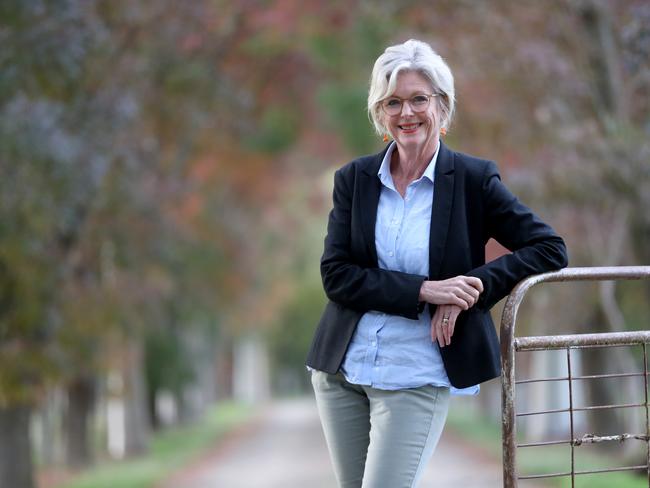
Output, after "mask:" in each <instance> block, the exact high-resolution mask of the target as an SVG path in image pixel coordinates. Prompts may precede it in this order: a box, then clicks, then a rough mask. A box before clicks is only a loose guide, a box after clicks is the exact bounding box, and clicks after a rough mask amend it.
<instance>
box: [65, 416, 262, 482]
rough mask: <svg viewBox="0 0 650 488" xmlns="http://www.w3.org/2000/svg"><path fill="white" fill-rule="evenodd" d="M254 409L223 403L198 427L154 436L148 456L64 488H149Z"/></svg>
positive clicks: (83, 476) (88, 473)
mask: <svg viewBox="0 0 650 488" xmlns="http://www.w3.org/2000/svg"><path fill="white" fill-rule="evenodd" d="M251 414H252V409H251V408H248V407H243V406H242V405H239V404H235V403H222V404H219V405H217V406H216V407H214V408H213V409H212V410H210V411H209V412H208V413H207V414H206V415H205V416H204V418H203V419H202V420H201V421H199V422H197V423H196V424H193V425H190V426H187V427H178V428H174V429H170V430H168V431H164V432H161V433H159V434H156V435H154V437H153V439H152V443H151V448H150V451H149V453H148V454H146V455H144V456H141V457H138V458H134V459H131V460H125V461H119V462H118V461H115V462H109V463H105V464H102V465H99V466H97V467H95V468H92V469H90V470H89V471H86V472H84V473H83V474H80V475H79V476H78V477H76V478H75V479H74V480H73V481H71V482H69V483H67V484H64V485H62V486H61V487H60V488H149V487H153V486H154V485H156V484H157V483H160V482H161V481H163V480H165V479H166V478H168V477H169V476H170V475H171V474H172V473H174V472H175V471H177V470H179V469H181V468H182V467H183V466H185V465H187V464H188V463H189V462H191V461H192V460H193V459H196V457H197V456H199V455H200V454H201V453H202V452H204V451H205V450H207V449H208V448H209V447H210V446H212V445H213V444H214V443H215V441H216V440H217V439H219V437H221V436H222V435H223V434H225V433H226V432H228V431H229V430H231V429H232V428H234V427H236V426H237V425H240V424H241V423H242V422H243V421H244V420H246V419H248V418H249V417H250V416H251Z"/></svg>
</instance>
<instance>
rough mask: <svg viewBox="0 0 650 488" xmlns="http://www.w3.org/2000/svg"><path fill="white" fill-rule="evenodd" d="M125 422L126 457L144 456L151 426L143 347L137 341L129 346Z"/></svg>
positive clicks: (125, 382) (126, 370)
mask: <svg viewBox="0 0 650 488" xmlns="http://www.w3.org/2000/svg"><path fill="white" fill-rule="evenodd" d="M124 380H125V381H124V385H125V391H124V422H125V434H126V437H125V452H124V454H125V455H126V456H132V455H137V454H142V453H143V452H146V451H147V450H148V448H149V434H150V432H151V424H150V420H149V415H148V413H149V410H148V408H147V388H146V380H145V374H144V351H143V346H142V344H141V343H140V341H138V340H137V339H131V340H130V342H129V344H128V353H127V364H126V368H125V370H124Z"/></svg>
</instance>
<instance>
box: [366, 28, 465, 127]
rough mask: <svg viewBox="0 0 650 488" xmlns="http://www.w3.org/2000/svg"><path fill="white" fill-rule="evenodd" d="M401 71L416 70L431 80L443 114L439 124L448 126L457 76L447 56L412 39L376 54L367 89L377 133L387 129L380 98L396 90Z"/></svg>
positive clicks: (452, 110) (454, 102) (453, 105)
mask: <svg viewBox="0 0 650 488" xmlns="http://www.w3.org/2000/svg"><path fill="white" fill-rule="evenodd" d="M402 71H416V72H418V73H420V74H422V75H423V76H424V77H425V78H426V79H428V80H429V82H430V83H431V88H432V89H433V93H437V94H439V95H440V96H438V97H435V100H436V101H437V103H438V109H439V113H440V114H441V116H442V117H441V120H440V128H441V129H442V128H444V129H448V128H449V126H450V125H451V119H452V117H453V115H454V108H455V105H456V98H455V91H454V76H453V75H452V74H451V70H450V69H449V66H447V63H445V61H444V59H442V57H440V55H439V54H437V53H436V52H435V51H434V50H433V49H432V48H431V46H429V44H427V43H426V42H422V41H418V40H415V39H409V40H408V41H406V42H405V43H403V44H396V45H394V46H389V47H387V48H386V50H385V51H384V53H383V54H382V55H381V56H379V57H378V58H377V61H375V66H374V68H373V69H372V75H371V77H370V90H369V92H368V115H369V117H370V120H371V121H372V123H373V125H374V126H375V130H376V131H377V134H379V135H383V134H386V133H387V132H388V131H387V129H386V127H385V126H384V124H383V122H382V119H383V117H382V112H381V105H380V104H381V101H382V100H384V99H385V98H387V97H389V96H390V95H392V94H393V93H394V92H395V85H396V84H397V76H398V75H399V74H400V73H401V72H402Z"/></svg>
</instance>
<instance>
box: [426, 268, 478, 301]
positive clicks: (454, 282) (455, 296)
mask: <svg viewBox="0 0 650 488" xmlns="http://www.w3.org/2000/svg"><path fill="white" fill-rule="evenodd" d="M482 292H483V282H482V281H481V280H480V279H479V278H476V277H475V276H462V275H461V276H455V277H453V278H449V279H446V280H441V281H424V282H423V283H422V286H421V287H420V301H421V302H427V303H432V304H434V305H458V306H459V307H460V308H462V309H463V310H468V309H469V308H470V307H472V306H474V304H475V303H476V302H477V301H478V297H479V295H480V294H481V293H482Z"/></svg>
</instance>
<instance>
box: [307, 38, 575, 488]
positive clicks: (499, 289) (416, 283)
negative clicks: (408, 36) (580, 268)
mask: <svg viewBox="0 0 650 488" xmlns="http://www.w3.org/2000/svg"><path fill="white" fill-rule="evenodd" d="M454 103H455V99H454V81H453V76H452V74H451V71H450V70H449V67H448V66H447V65H446V64H445V62H444V61H443V59H442V58H441V57H440V56H439V55H437V54H436V53H435V52H434V51H433V50H432V49H431V47H430V46H429V45H428V44H426V43H424V42H420V41H416V40H409V41H407V42H405V43H404V44H399V45H396V46H391V47H389V48H387V49H386V51H385V52H384V53H383V54H382V55H381V56H380V57H379V58H378V59H377V61H376V63H375V66H374V69H373V72H372V77H371V82H370V92H369V95H368V112H369V114H370V117H371V119H372V121H373V123H374V126H375V128H376V130H377V132H378V133H379V134H380V135H383V136H384V140H385V141H388V138H389V137H390V138H392V139H393V141H392V142H390V144H388V146H387V147H386V148H385V149H384V150H383V151H382V152H381V153H379V154H376V155H373V156H364V157H361V158H359V159H356V160H354V161H352V162H351V163H349V164H347V165H345V166H344V167H342V168H341V169H339V170H338V171H337V172H336V175H335V177H334V196H333V200H334V207H333V209H332V211H331V213H330V215H329V223H328V228H327V237H326V238H325V251H324V253H323V257H322V259H321V273H322V277H323V285H324V288H325V292H326V294H327V296H328V298H329V300H330V301H329V303H328V304H327V306H326V308H325V310H324V312H323V315H322V317H321V320H320V323H319V325H318V328H317V330H316V333H315V336H314V340H313V343H312V346H311V349H310V351H309V355H308V359H307V366H308V367H309V368H310V369H311V370H312V384H313V387H314V392H315V395H316V401H317V405H318V410H319V414H320V417H321V422H322V425H323V430H324V432H325V438H326V441H327V444H328V448H329V451H330V454H331V457H332V462H333V465H334V469H335V474H336V477H337V480H338V483H339V486H341V487H346V488H347V487H363V488H401V487H414V486H416V485H417V483H418V479H419V477H420V475H421V473H422V470H423V467H424V466H425V465H426V463H427V461H428V460H429V458H430V457H431V455H432V454H433V450H434V448H435V446H436V444H437V442H438V439H439V437H440V434H441V432H442V428H443V426H444V423H445V420H446V416H447V409H448V405H449V395H450V390H451V391H452V392H453V393H470V394H471V393H476V392H477V391H478V386H476V385H478V384H479V383H481V382H483V381H487V380H489V379H492V378H495V377H497V376H499V374H500V361H499V345H498V339H497V336H496V332H495V328H494V324H493V322H492V319H491V317H490V313H489V310H490V308H491V307H492V306H493V305H494V304H495V303H496V302H497V301H499V300H500V299H501V298H503V297H504V296H505V295H507V294H508V293H509V292H510V290H511V289H512V287H513V286H514V285H515V284H516V283H517V282H519V281H520V280H522V279H523V278H525V277H527V276H529V275H532V274H536V273H541V272H544V271H550V270H556V269H559V268H561V267H563V266H566V264H567V256H566V248H565V246H564V242H563V241H562V239H561V238H560V237H559V236H558V235H557V234H556V233H555V232H554V231H553V229H552V228H551V227H549V226H548V225H546V224H545V223H544V222H542V221H541V220H540V219H539V218H538V217H537V216H536V215H534V214H533V213H532V212H531V210H530V209H528V208H527V207H526V206H524V205H523V204H521V203H520V202H519V201H518V200H517V199H516V198H515V197H514V196H513V195H512V194H511V193H510V192H509V191H508V189H507V188H506V187H505V186H504V185H503V184H502V183H501V180H500V177H499V173H498V172H497V168H496V165H495V164H494V163H493V162H491V161H487V160H483V159H479V158H475V157H472V156H468V155H465V154H462V153H458V152H455V151H452V150H451V149H449V148H448V147H447V146H445V145H444V144H443V143H442V142H441V141H440V134H443V135H444V134H445V133H446V131H447V129H448V127H449V125H450V123H451V118H452V116H453V113H454ZM489 238H494V239H496V240H497V241H499V242H500V243H501V244H503V245H504V246H505V247H507V248H508V249H510V250H511V251H512V253H511V254H507V255H505V256H502V257H500V258H499V259H496V260H494V261H492V262H490V263H487V264H485V251H484V250H485V244H486V242H487V241H488V239H489Z"/></svg>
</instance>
